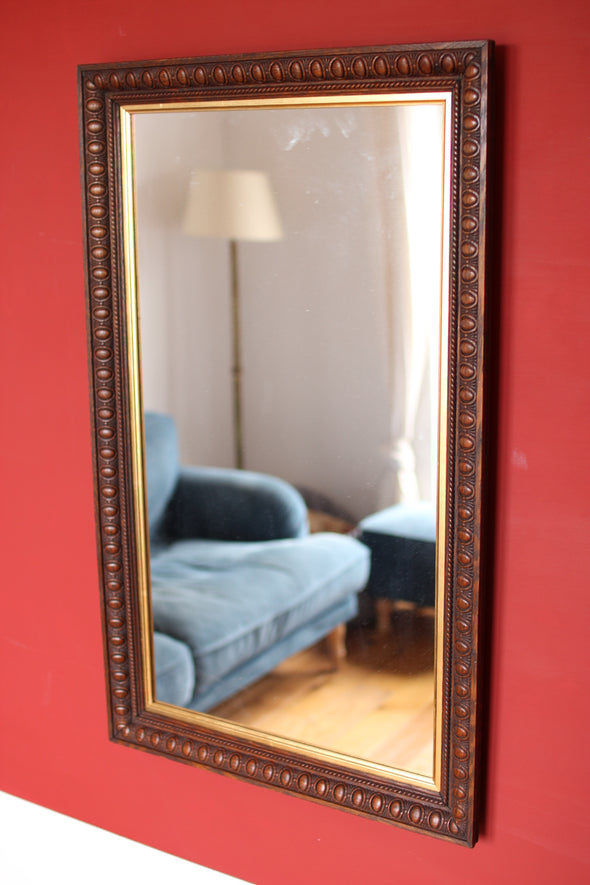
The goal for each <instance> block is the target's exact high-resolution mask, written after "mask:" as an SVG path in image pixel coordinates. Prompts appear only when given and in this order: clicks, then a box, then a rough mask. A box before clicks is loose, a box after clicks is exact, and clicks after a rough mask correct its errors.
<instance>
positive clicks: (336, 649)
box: [326, 624, 346, 670]
mask: <svg viewBox="0 0 590 885" xmlns="http://www.w3.org/2000/svg"><path fill="white" fill-rule="evenodd" d="M326 642H327V645H328V653H329V655H330V657H331V658H332V663H333V664H334V669H335V670H337V669H338V667H339V666H340V664H341V663H342V661H343V660H344V659H345V658H346V624H338V626H337V627H334V629H333V630H331V631H330V633H328V635H327V636H326Z"/></svg>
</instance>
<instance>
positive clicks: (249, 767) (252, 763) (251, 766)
mask: <svg viewBox="0 0 590 885" xmlns="http://www.w3.org/2000/svg"><path fill="white" fill-rule="evenodd" d="M246 771H247V773H248V774H249V775H250V777H254V775H255V774H256V760H255V759H248V762H247V764H246Z"/></svg>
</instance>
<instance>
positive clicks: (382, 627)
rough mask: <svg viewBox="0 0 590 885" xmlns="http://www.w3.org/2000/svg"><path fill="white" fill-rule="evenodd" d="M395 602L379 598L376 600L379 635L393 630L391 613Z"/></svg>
mask: <svg viewBox="0 0 590 885" xmlns="http://www.w3.org/2000/svg"><path fill="white" fill-rule="evenodd" d="M392 611H393V601H392V600H391V599H386V598H385V597H384V596H379V597H377V599H376V600H375V614H376V615H377V633H388V632H389V630H390V629H391V613H392Z"/></svg>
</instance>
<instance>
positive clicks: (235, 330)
mask: <svg viewBox="0 0 590 885" xmlns="http://www.w3.org/2000/svg"><path fill="white" fill-rule="evenodd" d="M229 252H230V264H231V313H232V357H233V365H232V375H233V407H234V451H235V464H236V467H237V468H238V469H240V470H242V469H243V467H244V446H243V439H242V342H241V334H240V293H239V285H238V244H237V242H236V240H230V241H229Z"/></svg>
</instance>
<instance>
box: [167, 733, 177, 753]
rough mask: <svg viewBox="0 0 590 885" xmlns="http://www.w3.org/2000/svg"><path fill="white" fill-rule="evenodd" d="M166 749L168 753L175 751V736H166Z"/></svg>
mask: <svg viewBox="0 0 590 885" xmlns="http://www.w3.org/2000/svg"><path fill="white" fill-rule="evenodd" d="M166 749H167V750H168V752H169V753H173V752H174V751H175V749H176V738H175V737H169V738H168V740H167V741H166Z"/></svg>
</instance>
